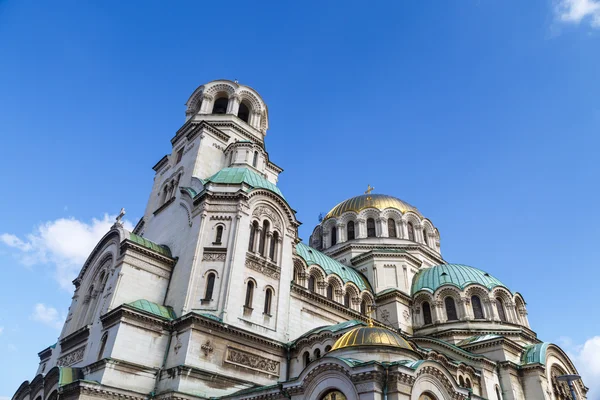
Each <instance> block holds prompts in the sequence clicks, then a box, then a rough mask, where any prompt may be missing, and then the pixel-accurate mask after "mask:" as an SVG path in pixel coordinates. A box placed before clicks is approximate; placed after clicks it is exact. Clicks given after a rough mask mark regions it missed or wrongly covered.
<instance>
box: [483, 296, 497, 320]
mask: <svg viewBox="0 0 600 400" xmlns="http://www.w3.org/2000/svg"><path fill="white" fill-rule="evenodd" d="M482 300H483V302H484V303H486V304H487V305H488V309H489V310H490V311H491V315H490V316H489V318H490V319H492V320H493V321H500V316H499V315H498V307H497V306H496V299H495V298H493V297H488V298H486V299H482Z"/></svg>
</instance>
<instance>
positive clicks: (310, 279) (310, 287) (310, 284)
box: [308, 275, 316, 293]
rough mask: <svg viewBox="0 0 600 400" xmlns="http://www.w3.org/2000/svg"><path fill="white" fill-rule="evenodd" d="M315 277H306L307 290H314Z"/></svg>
mask: <svg viewBox="0 0 600 400" xmlns="http://www.w3.org/2000/svg"><path fill="white" fill-rule="evenodd" d="M315 283H316V282H315V277H314V276H312V275H311V276H309V277H308V290H310V291H311V292H313V293H314V292H315V286H316V285H315Z"/></svg>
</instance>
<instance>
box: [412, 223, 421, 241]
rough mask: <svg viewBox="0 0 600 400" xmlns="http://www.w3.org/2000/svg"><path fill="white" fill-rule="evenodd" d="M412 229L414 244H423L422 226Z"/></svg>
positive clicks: (415, 226)
mask: <svg viewBox="0 0 600 400" xmlns="http://www.w3.org/2000/svg"><path fill="white" fill-rule="evenodd" d="M413 228H414V230H415V242H417V243H423V225H419V224H417V225H414V226H413Z"/></svg>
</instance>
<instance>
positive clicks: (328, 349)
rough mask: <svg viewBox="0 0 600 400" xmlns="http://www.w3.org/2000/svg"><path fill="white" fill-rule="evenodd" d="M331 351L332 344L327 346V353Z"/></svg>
mask: <svg viewBox="0 0 600 400" xmlns="http://www.w3.org/2000/svg"><path fill="white" fill-rule="evenodd" d="M329 351H331V346H330V345H327V346H325V353H328V352H329Z"/></svg>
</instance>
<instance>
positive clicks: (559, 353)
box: [544, 344, 586, 399]
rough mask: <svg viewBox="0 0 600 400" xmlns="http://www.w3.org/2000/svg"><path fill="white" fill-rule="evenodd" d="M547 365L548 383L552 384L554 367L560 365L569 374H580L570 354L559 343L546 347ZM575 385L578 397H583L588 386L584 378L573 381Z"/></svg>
mask: <svg viewBox="0 0 600 400" xmlns="http://www.w3.org/2000/svg"><path fill="white" fill-rule="evenodd" d="M544 363H545V366H546V379H547V380H548V384H549V385H551V384H552V367H559V368H561V369H562V370H564V371H565V372H566V373H567V374H575V375H579V372H578V371H577V368H575V365H573V362H572V361H571V359H570V358H569V356H568V355H567V354H566V353H565V352H564V351H563V350H562V349H561V348H560V347H558V346H557V345H555V344H549V345H548V348H547V349H546V358H545V360H544ZM573 386H574V387H575V390H576V392H577V398H579V399H581V398H583V395H582V394H583V393H586V387H585V385H584V382H583V380H581V379H580V380H578V381H575V382H573Z"/></svg>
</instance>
